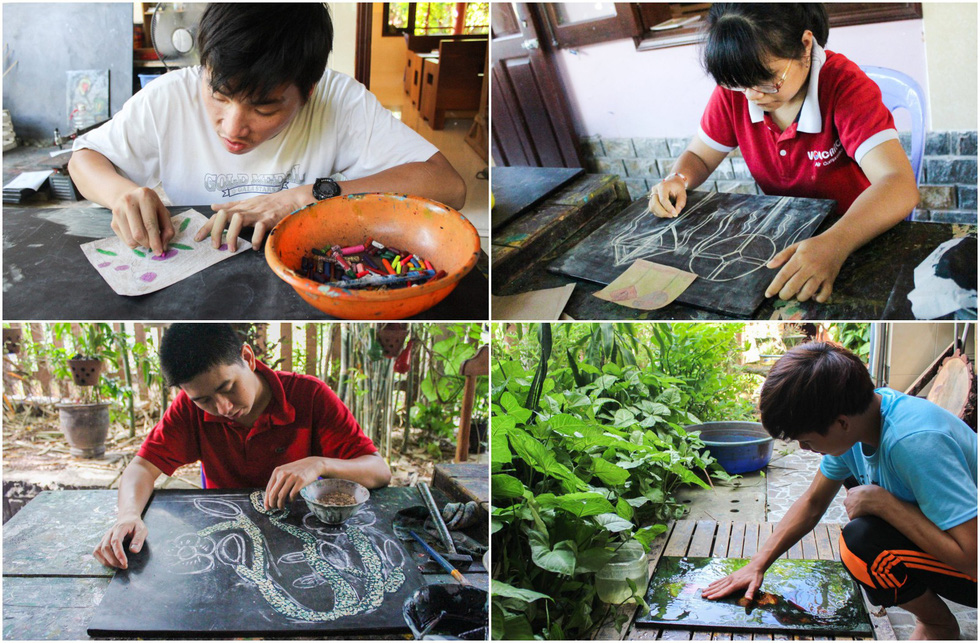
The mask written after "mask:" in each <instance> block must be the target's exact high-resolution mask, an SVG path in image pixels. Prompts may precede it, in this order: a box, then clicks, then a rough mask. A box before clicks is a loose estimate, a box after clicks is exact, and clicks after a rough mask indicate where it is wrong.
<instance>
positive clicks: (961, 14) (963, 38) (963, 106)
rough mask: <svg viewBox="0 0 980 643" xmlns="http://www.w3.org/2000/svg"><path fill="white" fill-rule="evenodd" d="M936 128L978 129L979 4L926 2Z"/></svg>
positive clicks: (924, 16)
mask: <svg viewBox="0 0 980 643" xmlns="http://www.w3.org/2000/svg"><path fill="white" fill-rule="evenodd" d="M922 19H923V22H924V23H925V35H926V59H927V61H928V69H929V81H930V90H931V91H930V96H929V98H930V100H929V111H930V113H931V114H932V128H933V129H935V130H951V129H960V130H974V129H977V56H976V51H977V5H976V4H975V3H968V4H948V3H933V2H925V3H923V4H922Z"/></svg>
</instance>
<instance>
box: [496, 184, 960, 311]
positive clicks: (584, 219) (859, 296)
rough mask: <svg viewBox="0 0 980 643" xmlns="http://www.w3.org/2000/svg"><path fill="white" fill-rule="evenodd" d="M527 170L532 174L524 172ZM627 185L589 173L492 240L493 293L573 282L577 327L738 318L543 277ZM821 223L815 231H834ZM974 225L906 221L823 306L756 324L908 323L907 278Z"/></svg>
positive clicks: (869, 248) (874, 246)
mask: <svg viewBox="0 0 980 643" xmlns="http://www.w3.org/2000/svg"><path fill="white" fill-rule="evenodd" d="M529 169H530V168H529ZM629 205H630V200H629V198H628V196H627V195H626V189H625V185H624V184H623V183H622V181H620V180H619V178H618V177H616V176H611V175H597V174H587V175H583V176H580V177H578V178H576V179H574V180H573V181H571V182H569V183H568V184H566V185H564V186H563V187H561V188H559V189H557V190H555V191H554V192H553V193H551V194H550V195H549V196H548V197H547V198H546V199H545V200H544V201H542V202H540V203H538V204H537V205H535V206H533V207H531V208H530V209H528V210H527V211H526V212H525V213H524V214H522V215H521V216H519V217H518V218H517V219H515V220H514V221H512V222H511V223H509V224H507V225H506V226H504V227H503V228H501V229H500V230H495V231H494V235H493V237H492V244H493V248H492V252H491V254H492V257H491V264H492V269H493V283H492V292H493V294H495V295H515V294H519V293H522V292H527V291H532V290H542V289H545V288H557V287H560V286H564V285H566V284H569V283H575V291H574V292H573V294H572V297H571V299H570V300H569V302H568V304H567V305H566V306H565V313H566V314H568V315H569V316H571V317H572V318H573V319H577V320H593V319H594V320H600V319H627V320H643V319H653V320H656V319H692V320H715V319H736V318H734V317H730V316H726V315H723V314H721V313H718V312H715V311H710V310H702V309H699V308H693V307H690V306H684V305H681V304H676V303H675V304H671V305H669V306H666V307H664V308H661V309H660V310H652V311H642V310H634V309H632V308H627V307H625V306H619V305H617V304H614V303H611V302H607V301H604V300H601V299H598V298H596V297H593V296H592V293H594V292H596V291H597V290H601V289H602V288H603V287H604V286H603V285H601V284H598V283H593V282H588V281H580V280H575V279H571V278H569V277H566V276H564V275H555V274H552V273H550V272H549V271H548V269H547V267H548V265H549V264H550V263H551V262H552V261H553V260H554V259H556V258H557V257H559V256H561V255H563V254H564V253H565V252H566V251H567V250H568V249H570V248H572V247H574V246H575V245H576V244H578V243H579V242H580V241H582V240H583V239H585V238H586V237H587V236H588V235H589V234H590V233H591V232H592V231H594V230H595V229H596V228H598V227H599V226H601V225H602V224H604V223H605V222H606V221H608V219H609V218H610V217H613V216H616V215H618V214H619V213H620V212H622V211H623V210H624V209H626V208H627V207H629ZM832 223H833V222H832V221H829V220H828V221H825V222H824V224H823V225H822V226H821V228H820V230H818V233H819V232H822V231H823V230H825V229H826V228H828V227H830V225H832ZM976 231H977V227H976V226H975V225H962V224H943V223H926V222H915V221H903V222H902V223H899V224H898V225H897V226H895V227H894V228H892V229H891V230H889V231H888V232H886V233H884V234H882V235H881V236H879V237H878V238H876V239H874V240H873V241H871V242H870V243H869V244H867V245H866V246H864V247H863V248H861V249H859V250H858V251H857V252H855V253H854V254H853V255H851V256H850V257H849V258H848V259H847V261H846V262H845V263H844V266H843V268H842V269H841V272H840V275H839V276H838V277H837V281H836V282H835V284H834V294H833V296H832V298H831V301H830V302H828V303H826V304H818V303H816V302H812V301H810V302H803V303H801V302H797V301H795V300H792V301H782V300H776V299H767V300H765V301H764V302H763V303H762V305H761V306H759V308H757V309H756V311H755V312H754V313H753V315H752V318H753V319H785V320H803V319H820V320H827V321H833V320H851V319H912V310H911V305H910V304H909V302H908V299H907V295H908V293H909V292H910V291H911V290H912V287H913V283H912V271H913V270H914V268H915V267H916V266H917V265H918V264H919V263H921V262H922V260H924V259H925V258H926V257H927V256H928V255H929V253H930V252H932V251H933V250H934V249H935V248H936V246H938V245H939V244H941V243H943V242H944V241H947V240H949V239H952V238H957V237H963V236H966V235H968V234H973V235H975V234H976Z"/></svg>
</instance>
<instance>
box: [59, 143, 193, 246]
mask: <svg viewBox="0 0 980 643" xmlns="http://www.w3.org/2000/svg"><path fill="white" fill-rule="evenodd" d="M68 173H69V174H71V178H72V180H73V181H74V182H75V185H77V186H78V191H79V192H81V193H82V196H84V197H85V198H86V199H88V200H90V201H94V202H96V203H98V204H99V205H101V206H104V207H107V208H109V209H110V210H112V230H113V232H115V233H116V234H117V235H118V236H119V238H120V239H122V240H123V241H124V242H125V243H126V245H128V246H129V247H130V248H135V247H137V246H144V247H147V248H150V249H151V250H153V252H154V253H155V254H158V255H159V254H162V253H163V252H164V250H166V248H167V244H168V243H170V240H171V239H173V238H174V234H175V232H174V228H173V224H171V222H170V212H168V211H167V208H166V206H164V205H163V201H161V200H160V197H159V195H158V194H157V193H156V192H154V191H153V190H151V189H150V188H147V187H142V186H139V185H137V184H136V183H133V182H132V181H130V180H129V179H127V178H126V177H124V176H122V175H121V174H119V172H117V171H116V166H115V165H113V164H112V161H110V160H109V159H107V158H106V157H105V156H103V155H102V154H100V153H98V152H96V151H95V150H88V149H82V150H77V151H75V152H73V153H72V155H71V160H69V161H68Z"/></svg>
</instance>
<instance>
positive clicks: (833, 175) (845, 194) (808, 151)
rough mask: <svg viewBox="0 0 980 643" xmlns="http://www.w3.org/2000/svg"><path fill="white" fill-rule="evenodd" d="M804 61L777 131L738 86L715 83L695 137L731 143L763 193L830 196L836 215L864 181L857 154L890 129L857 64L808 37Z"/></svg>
mask: <svg viewBox="0 0 980 643" xmlns="http://www.w3.org/2000/svg"><path fill="white" fill-rule="evenodd" d="M811 60H812V64H811V68H812V69H811V72H810V81H809V84H808V87H807V93H806V97H805V99H804V101H803V106H802V108H801V109H800V114H799V116H798V118H797V119H796V122H795V123H793V124H792V125H790V126H789V127H788V128H786V130H785V131H783V132H781V131H779V127H778V126H777V125H776V124H775V123H774V122H773V121H772V117H771V116H770V115H769V114H767V113H765V112H763V111H762V109H760V108H758V107H756V106H755V105H753V104H752V103H750V102H749V100H748V99H747V98H746V97H745V94H743V93H742V92H733V91H731V90H728V89H724V88H722V87H717V88H715V91H714V93H713V94H712V95H711V99H710V100H709V101H708V106H707V108H706V109H705V110H704V115H703V116H702V117H701V127H700V129H699V132H698V136H699V137H700V139H701V140H702V141H703V142H704V143H705V144H706V145H708V146H710V147H712V148H714V149H716V150H718V151H721V152H730V151H732V150H733V149H735V148H736V147H738V148H739V149H740V150H741V151H742V157H743V158H744V159H745V163H746V165H747V166H748V168H749V171H750V172H751V173H752V178H754V179H755V180H756V183H758V184H759V187H760V188H761V189H762V191H763V192H764V193H765V194H772V195H777V196H800V197H811V198H821V199H834V200H835V201H837V213H838V214H844V213H845V212H846V211H847V209H848V208H850V207H851V203H852V202H853V201H854V199H856V198H857V197H858V195H860V194H861V193H862V192H863V191H864V190H865V189H866V188H867V187H868V186H869V185H871V183H870V182H869V181H868V179H867V177H866V176H865V175H864V172H863V171H861V167H860V163H861V159H862V158H864V155H865V154H867V153H868V151H870V150H871V149H873V148H874V147H876V146H878V145H880V144H881V143H884V142H885V141H888V140H891V139H897V138H898V132H897V131H896V130H895V122H894V119H893V118H892V115H891V112H889V111H888V109H887V108H886V107H885V106H884V104H882V102H881V90H879V89H878V86H877V85H876V84H875V82H874V81H873V80H871V79H870V78H868V76H867V75H866V74H865V73H864V72H863V71H861V69H860V68H858V66H857V65H855V64H854V63H853V62H851V61H850V60H848V59H847V58H845V57H844V56H842V55H840V54H835V53H833V52H830V51H824V50H823V49H822V48H820V46H819V45H817V44H816V43H814V45H813V53H812V55H811Z"/></svg>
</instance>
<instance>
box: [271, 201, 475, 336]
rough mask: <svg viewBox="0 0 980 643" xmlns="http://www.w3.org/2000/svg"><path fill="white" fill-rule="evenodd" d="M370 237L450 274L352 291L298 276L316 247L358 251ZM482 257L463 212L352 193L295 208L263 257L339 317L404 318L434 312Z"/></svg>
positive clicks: (312, 301)
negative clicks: (415, 282) (420, 281)
mask: <svg viewBox="0 0 980 643" xmlns="http://www.w3.org/2000/svg"><path fill="white" fill-rule="evenodd" d="M368 237H370V238H372V239H376V240H377V241H380V242H381V243H383V244H385V245H390V246H392V247H394V248H398V249H400V250H405V251H408V252H411V253H413V254H416V255H418V256H421V257H423V258H425V259H428V261H429V263H431V264H432V266H433V267H434V268H435V269H436V270H437V271H438V270H445V271H446V276H445V277H442V278H441V279H437V280H432V281H429V282H428V283H425V284H422V285H421V286H409V287H407V288H394V289H391V290H350V289H344V288H342V287H340V286H334V285H330V284H320V283H317V282H315V281H312V280H310V279H306V278H305V277H303V276H302V275H301V274H300V272H299V271H300V266H301V261H302V258H303V257H305V256H309V254H310V251H311V250H312V249H313V248H323V247H324V246H332V245H341V246H354V245H358V244H361V243H364V241H365V239H367V238H368ZM479 257H480V236H479V235H478V234H477V232H476V228H474V227H473V224H472V223H470V222H469V221H468V220H467V219H466V217H464V216H463V215H462V214H460V213H459V212H457V211H456V210H453V209H452V208H449V207H447V206H445V205H443V204H441V203H437V202H436V201H432V200H430V199H424V198H422V197H416V196H406V195H402V194H352V195H349V196H343V197H336V198H333V199H326V200H325V201H320V202H318V203H313V204H311V205H308V206H306V207H305V208H303V209H302V210H297V211H296V212H294V213H292V214H291V215H289V216H288V217H286V218H285V219H283V220H282V221H280V222H279V225H277V226H276V227H275V228H274V229H273V230H272V233H271V234H270V235H269V239H268V240H267V241H266V244H265V259H266V261H267V262H269V266H271V267H272V270H273V271H274V272H275V273H276V274H277V275H279V277H280V278H281V279H283V280H284V281H286V282H287V283H288V284H289V285H290V286H292V287H293V288H294V289H295V290H296V292H297V293H299V296H300V297H302V298H303V299H305V300H306V301H307V302H309V303H310V304H311V305H313V306H314V307H316V308H317V309H319V310H321V311H323V312H325V313H326V314H328V315H331V316H333V317H340V318H342V319H404V318H406V317H411V316H413V315H417V314H418V313H420V312H422V311H423V310H427V309H429V308H431V307H432V306H435V305H436V304H438V303H439V302H440V301H442V300H443V299H445V298H446V296H447V295H449V293H451V292H452V290H453V288H455V287H456V284H458V283H459V281H460V280H461V279H462V278H463V277H465V276H466V274H467V273H468V272H469V271H470V270H472V269H473V267H474V266H475V265H476V262H477V260H478V259H479Z"/></svg>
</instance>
